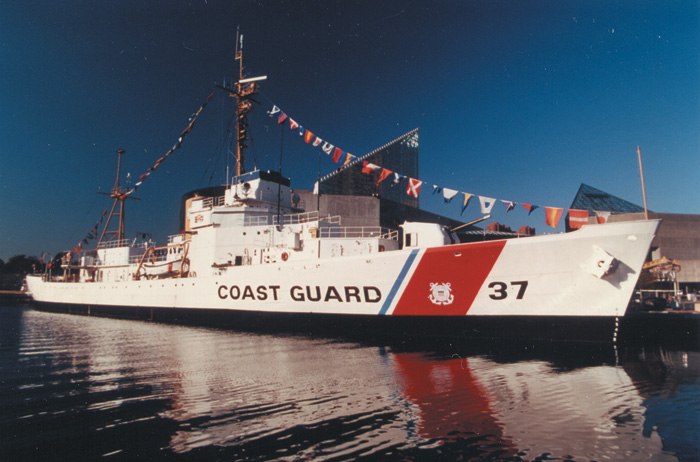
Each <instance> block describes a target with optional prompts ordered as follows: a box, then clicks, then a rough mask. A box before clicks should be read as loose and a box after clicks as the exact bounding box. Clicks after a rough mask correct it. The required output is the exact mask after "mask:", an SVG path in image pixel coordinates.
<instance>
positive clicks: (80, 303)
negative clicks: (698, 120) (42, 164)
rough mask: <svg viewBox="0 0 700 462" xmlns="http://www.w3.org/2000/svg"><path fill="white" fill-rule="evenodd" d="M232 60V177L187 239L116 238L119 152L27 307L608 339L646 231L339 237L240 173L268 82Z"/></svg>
mask: <svg viewBox="0 0 700 462" xmlns="http://www.w3.org/2000/svg"><path fill="white" fill-rule="evenodd" d="M237 43H238V40H237ZM236 59H240V66H239V76H238V80H237V81H235V82H232V83H230V84H228V85H226V84H224V85H222V86H219V89H221V90H222V91H225V92H227V94H228V95H229V96H232V97H234V98H235V99H236V110H237V112H238V114H237V116H238V117H237V124H238V126H237V133H238V142H237V144H236V148H237V152H236V160H237V162H236V171H235V174H232V177H231V178H230V181H228V180H229V179H228V178H227V184H226V185H224V186H222V187H220V188H218V189H216V191H217V192H219V193H220V194H208V195H207V194H202V195H198V194H193V195H192V197H189V198H188V200H187V201H186V207H185V209H184V221H185V226H184V230H182V231H181V232H179V233H177V234H174V235H172V236H170V237H169V238H168V241H167V243H166V244H165V245H163V246H157V245H156V244H155V243H154V242H152V241H151V240H150V239H140V240H139V239H126V236H125V231H124V229H125V225H124V207H125V201H126V199H127V198H128V197H129V194H130V192H132V191H133V188H132V189H131V190H129V189H128V188H123V187H122V186H121V185H120V183H119V175H120V174H119V169H120V167H119V166H120V161H121V155H122V154H123V151H118V162H117V179H116V181H115V185H114V187H113V188H112V190H111V193H110V194H109V195H110V196H111V198H112V199H113V205H112V209H111V211H110V212H109V215H108V217H107V220H106V221H107V224H106V225H105V226H104V228H103V231H102V234H101V235H100V237H99V240H98V243H97V246H96V249H92V250H85V249H78V250H79V251H77V252H75V251H74V252H71V253H68V254H66V256H65V257H64V259H63V263H62V267H63V273H62V274H60V275H52V274H49V273H48V272H45V273H44V274H34V275H28V276H27V278H26V285H27V288H28V292H29V294H30V295H31V298H32V299H33V302H34V304H35V305H36V306H37V307H39V308H43V309H48V310H55V311H66V312H71V313H82V314H88V315H108V316H123V317H137V318H145V319H150V320H156V321H158V320H164V321H175V322H187V323H197V324H198V323H204V324H207V323H213V324H215V325H223V324H226V325H232V326H234V327H239V328H242V329H246V328H254V329H266V330H286V329H291V328H293V329H300V330H302V331H306V330H311V329H312V327H313V328H315V329H316V330H318V331H320V332H322V333H328V334H332V333H337V332H341V333H344V332H349V331H353V332H362V333H365V334H371V335H377V336H380V337H384V336H396V335H398V336H408V335H423V334H426V335H437V336H440V337H442V336H445V337H447V336H450V337H452V336H456V337H459V338H466V339H481V338H489V339H524V340H528V341H529V340H533V341H534V340H546V341H551V340H564V341H573V340H577V341H578V340H580V341H603V342H615V341H616V340H617V336H618V333H619V326H620V319H621V318H622V317H623V316H624V315H625V312H626V310H627V306H628V304H629V301H630V298H631V296H632V294H633V291H634V288H635V284H636V283H637V280H638V278H639V275H640V273H641V270H642V266H643V264H644V262H645V259H646V257H647V254H648V252H649V249H650V246H651V242H652V239H653V238H654V236H655V233H656V231H657V228H658V226H659V221H658V220H644V221H634V222H619V223H606V224H590V225H586V226H583V227H582V228H581V229H578V230H576V231H573V232H566V233H559V234H547V235H537V236H528V237H520V238H517V239H500V240H490V241H482V242H460V241H459V239H458V238H457V236H456V235H455V233H453V232H452V231H451V230H450V229H448V228H446V227H445V226H443V225H441V224H438V223H431V222H415V221H405V222H403V223H402V224H400V225H399V226H398V227H397V228H396V229H390V228H383V227H379V226H374V227H368V226H363V227H357V226H344V224H343V217H342V216H328V215H323V214H321V213H320V212H319V211H318V210H313V211H305V210H304V208H303V207H302V205H303V204H301V203H300V201H299V198H298V196H296V195H295V194H294V192H293V191H292V190H291V188H290V185H291V182H290V179H289V178H286V177H284V176H282V175H281V173H280V172H278V171H271V170H253V171H249V172H247V171H245V162H244V159H245V139H246V136H245V130H246V129H247V124H248V122H247V114H248V113H249V112H250V111H251V110H252V108H253V106H254V101H255V99H254V98H255V95H256V94H257V92H258V90H259V85H260V82H261V81H262V80H264V77H256V78H249V77H245V76H244V72H243V64H242V51H241V50H238V49H237V51H236ZM192 123H193V121H192ZM191 125H192V124H190V127H188V129H189V128H191ZM184 134H186V133H183V135H184ZM179 141H180V142H181V141H182V137H181V138H180V140H179ZM159 162H160V160H159ZM156 165H157V164H156ZM110 223H113V226H111V228H110V226H109V224H110Z"/></svg>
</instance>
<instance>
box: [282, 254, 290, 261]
mask: <svg viewBox="0 0 700 462" xmlns="http://www.w3.org/2000/svg"><path fill="white" fill-rule="evenodd" d="M280 257H281V258H282V261H287V259H289V254H288V253H287V252H282V255H280Z"/></svg>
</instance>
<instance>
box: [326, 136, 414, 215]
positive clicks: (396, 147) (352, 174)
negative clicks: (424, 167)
mask: <svg viewBox="0 0 700 462" xmlns="http://www.w3.org/2000/svg"><path fill="white" fill-rule="evenodd" d="M365 161H366V162H369V163H372V164H375V165H378V166H380V167H382V168H386V169H389V170H391V171H392V172H396V173H399V174H401V175H404V176H407V177H411V178H419V175H418V129H417V128H416V129H414V130H411V131H410V132H408V133H406V134H405V135H403V136H401V137H399V138H397V139H395V140H394V141H391V142H390V143H387V144H385V145H384V146H382V147H380V148H377V149H375V150H374V151H372V152H370V153H369V154H365V155H364V156H362V157H359V158H357V159H355V160H353V161H352V162H350V163H349V164H348V165H345V166H343V167H340V168H339V169H338V170H336V171H334V172H332V173H329V174H328V175H326V176H324V177H323V178H321V181H320V187H319V190H320V193H321V194H335V195H344V196H373V197H380V198H382V199H389V200H391V201H393V202H397V203H399V204H404V205H408V206H411V207H416V208H417V207H418V206H419V202H418V198H417V197H411V196H409V195H408V194H406V188H407V181H408V180H407V179H405V178H404V179H402V180H401V181H400V182H399V183H395V182H394V176H393V175H391V176H390V177H388V178H386V179H385V180H384V181H382V182H381V183H379V185H377V180H378V179H379V175H380V173H381V169H380V170H377V171H376V172H372V173H370V174H366V173H363V172H362V167H363V165H364V162H365Z"/></svg>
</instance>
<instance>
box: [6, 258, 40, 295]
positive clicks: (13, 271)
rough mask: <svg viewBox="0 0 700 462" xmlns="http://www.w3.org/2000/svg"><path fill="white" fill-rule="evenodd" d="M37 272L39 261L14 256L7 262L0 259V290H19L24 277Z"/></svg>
mask: <svg viewBox="0 0 700 462" xmlns="http://www.w3.org/2000/svg"><path fill="white" fill-rule="evenodd" d="M35 269H36V270H37V271H38V270H39V259H38V258H36V257H27V256H26V255H15V256H14V257H10V259H9V260H8V261H7V262H4V261H3V260H2V259H0V290H20V289H21V288H22V282H23V281H24V276H26V275H27V274H29V273H32V272H34V270H35Z"/></svg>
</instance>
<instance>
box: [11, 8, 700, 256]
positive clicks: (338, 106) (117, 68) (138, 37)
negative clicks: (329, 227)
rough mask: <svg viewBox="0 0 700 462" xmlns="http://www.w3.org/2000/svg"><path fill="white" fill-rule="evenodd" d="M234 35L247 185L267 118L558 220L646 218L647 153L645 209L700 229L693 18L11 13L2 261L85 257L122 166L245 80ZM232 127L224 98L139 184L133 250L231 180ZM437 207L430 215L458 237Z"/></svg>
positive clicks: (697, 26) (290, 148) (169, 230)
mask: <svg viewBox="0 0 700 462" xmlns="http://www.w3.org/2000/svg"><path fill="white" fill-rule="evenodd" d="M237 25H240V27H241V30H242V32H243V34H244V48H245V61H246V62H245V64H246V66H247V71H248V73H249V75H262V74H264V75H268V80H267V81H266V82H264V84H263V87H262V89H263V95H262V96H261V100H262V101H263V104H262V107H259V108H258V111H257V114H255V115H254V116H253V117H252V118H251V119H252V122H253V124H254V125H255V129H254V131H253V136H254V145H255V150H254V152H253V151H252V150H251V152H250V153H249V157H248V159H249V160H250V161H251V162H250V163H249V164H248V168H249V169H250V168H252V167H253V165H252V161H253V159H254V158H255V159H257V163H258V165H259V167H260V168H262V169H274V168H276V166H277V164H278V159H279V139H280V134H279V133H280V132H279V130H280V128H279V126H277V125H276V124H275V123H274V121H272V120H271V119H269V118H267V117H266V116H265V111H267V110H268V109H270V107H271V105H272V103H274V104H277V105H279V106H280V107H282V109H283V110H285V111H286V112H287V113H289V114H290V116H292V117H293V118H295V119H296V120H297V121H298V122H300V123H301V124H302V125H303V126H304V127H306V128H308V129H310V130H311V131H313V132H314V133H316V134H318V135H319V136H321V137H322V138H324V139H326V140H328V141H329V142H331V143H333V144H335V145H337V146H340V147H341V148H343V149H344V150H347V151H349V152H351V153H353V154H355V155H358V156H359V155H362V154H365V153H367V152H369V151H371V150H373V149H374V148H376V147H378V146H381V145H383V144H385V143H386V142H388V141H391V140H393V139H395V138H397V137H398V136H400V135H402V134H404V133H406V132H407V131H409V130H411V129H413V128H416V127H419V128H420V156H421V164H420V179H422V180H424V181H425V182H427V183H430V184H438V185H440V186H444V187H448V188H453V189H458V190H460V191H466V192H470V193H473V194H477V195H483V196H489V197H494V198H498V199H505V200H513V201H516V202H529V203H535V204H539V205H549V206H557V207H564V208H566V207H568V206H569V205H570V204H571V202H572V200H573V197H574V195H575V193H576V191H577V190H578V187H579V185H580V184H581V183H582V182H583V183H587V184H590V185H591V186H594V187H596V188H599V189H602V190H605V191H607V192H610V193H611V194H614V195H617V196H619V197H622V198H624V199H627V200H629V201H631V202H634V203H638V204H641V203H642V195H641V187H640V181H639V171H638V166H637V155H636V147H637V145H639V146H641V149H642V155H643V158H644V173H645V179H646V186H647V195H648V202H649V208H650V209H652V210H654V211H663V212H673V213H696V214H697V213H700V202H699V201H698V199H699V198H700V194H699V190H700V186H698V185H699V184H700V101H699V99H700V98H699V94H700V48H699V47H700V8H699V7H698V3H697V1H669V2H646V1H638V0H635V1H620V2H609V1H561V0H556V1H528V0H523V1H498V0H488V1H468V0H465V1H441V0H432V1H413V2H403V1H382V2H376V1H375V2H369V1H342V2H341V1H334V2H331V1H325V2H322V1H293V2H292V1H280V0H277V1H267V0H260V1H236V2H233V1H230V0H229V1H223V0H195V1H190V2H179V1H175V2H173V1H171V0H168V1H165V0H149V1H147V2H143V1H132V0H126V1H102V2H92V1H84V0H75V1H60V2H53V1H32V0H28V1H23V2H9V3H8V2H5V1H0V63H2V65H1V66H0V101H1V102H2V108H3V110H2V112H0V127H2V136H0V162H1V163H0V258H2V259H7V258H9V257H10V256H12V255H15V254H28V255H37V256H38V255H39V254H40V253H41V252H42V251H47V252H51V253H54V254H55V253H56V252H58V251H60V250H65V249H69V248H71V247H73V246H74V245H75V244H77V243H78V242H79V241H80V240H81V239H82V238H83V237H84V236H85V234H86V233H87V232H88V231H89V230H90V228H91V227H92V225H93V224H94V223H95V222H96V220H97V219H99V216H100V214H101V212H102V210H103V209H104V208H105V207H107V206H108V205H110V204H109V201H108V199H107V198H105V197H104V196H100V195H98V194H96V192H97V191H98V189H99V188H102V190H109V188H110V187H111V186H112V183H113V179H114V177H113V175H114V168H115V162H116V156H115V154H114V152H115V150H116V149H119V148H121V149H125V150H126V152H127V154H126V155H125V157H124V170H123V171H124V172H131V174H132V175H133V176H134V177H138V176H139V175H140V174H141V173H143V172H145V171H146V169H147V168H148V167H150V166H151V165H153V163H154V162H155V160H156V159H158V158H159V157H161V156H162V155H163V154H164V153H165V152H166V151H167V150H168V149H169V148H170V147H171V146H172V145H173V143H174V142H175V141H176V139H177V136H178V135H179V133H180V132H181V131H182V130H183V129H184V127H185V126H186V124H187V118H188V117H189V116H190V115H191V114H192V113H193V112H194V111H195V110H196V109H197V108H198V107H199V106H200V105H201V104H202V102H203V100H204V98H205V97H206V96H207V95H208V94H209V93H210V92H211V91H212V90H213V88H214V83H215V82H222V80H223V79H224V78H225V77H226V76H230V75H232V74H234V73H235V71H236V68H235V65H234V60H233V54H234V42H235V36H236V26H237ZM230 110H231V106H230V102H229V103H227V102H226V101H225V98H223V97H222V95H220V94H219V95H217V97H216V98H215V99H214V100H212V103H211V104H210V105H209V106H208V107H207V108H206V109H205V111H204V112H203V113H202V115H201V117H200V119H199V120H198V122H197V125H196V126H195V128H194V130H193V131H192V132H191V133H190V135H189V137H188V138H187V139H186V140H185V143H184V144H183V147H182V148H181V149H180V150H178V151H176V152H175V153H174V154H173V155H172V156H170V157H169V158H168V159H167V160H166V161H165V162H164V163H163V164H161V166H160V167H159V168H158V169H157V170H156V172H154V173H153V175H151V176H150V177H149V178H148V179H147V180H146V181H145V182H144V184H143V185H142V186H141V188H140V189H139V195H140V197H141V200H140V201H132V202H130V204H129V205H130V208H129V210H128V212H127V218H128V222H127V233H128V235H129V236H132V235H133V233H135V232H137V231H138V232H152V233H153V234H154V236H155V237H156V238H157V240H158V241H159V242H160V243H163V242H164V237H165V236H166V235H168V234H174V233H176V232H177V231H178V229H177V228H178V212H179V206H180V195H181V194H182V193H183V192H186V191H188V190H191V189H194V188H197V187H201V186H207V185H208V184H209V182H210V177H211V173H212V170H214V166H215V165H216V166H217V167H218V168H217V169H216V172H215V173H214V176H213V177H212V182H213V184H219V183H221V182H223V181H224V173H223V172H224V171H225V170H224V168H223V165H224V164H225V160H220V161H219V162H218V163H217V161H216V160H217V158H219V157H220V156H219V153H220V152H221V151H222V148H221V146H222V143H223V141H224V138H225V132H226V123H227V121H228V119H229V117H230ZM291 133H292V132H290V131H288V132H287V133H286V134H285V142H284V164H283V173H284V174H286V175H288V176H290V177H291V178H292V187H295V188H299V189H310V188H311V187H312V185H313V182H314V181H315V179H316V176H317V165H318V164H317V162H318V157H317V151H316V150H315V149H313V148H311V147H310V146H308V145H306V144H304V143H303V142H302V141H301V139H300V138H299V137H298V136H296V135H294V136H292V134H291ZM322 168H323V173H324V174H325V173H328V172H330V171H331V170H332V169H333V168H334V165H333V164H332V162H331V161H330V160H329V159H324V163H323V167H322ZM430 193H431V190H430V189H424V191H423V194H422V195H421V205H422V207H423V208H425V209H428V210H431V211H434V212H437V213H441V214H444V215H447V216H451V217H454V218H459V212H460V206H459V204H457V201H455V202H453V203H452V204H450V205H449V206H446V205H444V204H443V203H442V198H441V197H437V196H432V195H431V194H430ZM494 210H495V213H494V219H495V220H497V221H499V222H502V223H506V224H508V225H510V226H512V227H515V228H517V227H519V226H521V225H530V226H534V227H536V228H537V231H538V233H542V232H549V231H552V229H551V228H548V227H546V226H545V225H544V214H543V213H542V212H541V211H540V212H538V211H536V212H534V213H533V214H532V216H530V217H528V216H527V213H526V212H525V211H524V210H523V209H522V208H518V209H516V210H515V211H513V212H511V213H509V214H508V215H507V216H506V215H505V213H504V208H503V207H502V206H501V205H500V204H497V205H496V207H495V209H494ZM480 215H481V214H480V213H479V208H478V206H477V204H475V203H472V204H471V205H470V206H469V208H468V209H467V211H466V212H465V213H464V215H463V219H464V220H471V219H475V218H478V217H479V216H480Z"/></svg>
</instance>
